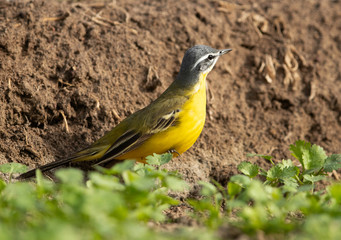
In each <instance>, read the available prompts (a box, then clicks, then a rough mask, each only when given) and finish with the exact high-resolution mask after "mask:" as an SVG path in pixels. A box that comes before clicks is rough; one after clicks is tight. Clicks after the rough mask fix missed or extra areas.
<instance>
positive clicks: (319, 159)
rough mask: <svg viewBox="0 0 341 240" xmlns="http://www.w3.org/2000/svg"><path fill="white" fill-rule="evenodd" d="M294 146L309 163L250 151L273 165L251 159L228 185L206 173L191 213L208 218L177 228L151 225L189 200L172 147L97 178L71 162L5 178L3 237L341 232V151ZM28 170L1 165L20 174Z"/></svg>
mask: <svg viewBox="0 0 341 240" xmlns="http://www.w3.org/2000/svg"><path fill="white" fill-rule="evenodd" d="M290 150H291V153H292V155H293V156H294V157H295V158H296V159H297V160H298V162H299V163H300V165H296V164H295V161H292V160H290V159H287V160H282V161H274V159H273V158H272V157H271V156H268V155H260V154H249V155H248V156H249V157H262V158H264V159H266V160H267V161H270V163H271V167H270V168H269V169H263V168H262V167H260V166H258V165H256V164H254V163H251V162H247V161H244V162H241V163H240V164H239V166H238V170H239V171H240V173H241V174H237V175H234V176H232V177H231V178H230V181H229V182H228V183H227V184H226V185H222V184H220V183H218V182H216V181H214V180H212V182H199V183H198V184H199V185H200V186H201V191H200V193H201V194H200V196H198V197H197V198H196V199H187V200H186V202H187V204H188V205H189V206H191V208H192V211H191V212H190V213H188V217H189V218H193V219H194V220H195V221H197V222H198V223H199V224H200V227H194V228H193V227H192V228H189V227H186V226H180V227H179V229H178V230H176V231H170V232H165V231H162V230H160V229H158V228H157V227H149V226H148V225H149V224H150V223H156V224H155V225H158V224H167V221H168V219H167V217H166V214H165V210H167V209H169V207H170V206H173V205H177V204H179V203H180V202H179V201H178V200H176V199H174V198H172V197H170V194H169V193H173V192H174V191H184V190H185V189H188V186H187V184H186V182H185V181H183V180H182V179H181V177H180V176H179V175H178V174H176V173H174V172H168V171H166V170H164V169H162V168H161V167H160V166H161V165H163V164H165V163H167V162H169V161H170V160H171V158H172V155H171V154H164V155H157V154H154V155H153V156H149V157H147V162H148V163H149V164H147V165H145V164H141V163H135V162H134V161H125V162H122V163H120V164H116V165H115V166H113V167H112V168H110V169H105V168H100V167H98V169H97V170H98V171H97V172H91V173H89V174H88V177H87V178H85V176H84V175H83V173H82V172H81V171H79V170H76V169H71V168H69V169H62V170H59V171H57V172H56V177H57V179H58V181H57V182H52V181H50V180H47V179H46V178H44V177H43V175H42V173H41V172H40V171H39V170H38V171H37V174H36V178H35V180H36V181H35V182H13V180H11V177H10V178H9V179H10V180H9V182H6V181H5V180H2V179H0V239H38V240H39V239H63V238H65V239H76V240H77V239H148V240H149V239H218V238H219V237H218V236H225V235H226V234H224V231H228V233H229V231H230V230H224V229H233V228H235V229H237V231H240V232H242V233H243V234H246V235H248V236H250V238H254V236H255V235H256V234H258V233H259V232H262V233H263V234H266V236H269V237H270V238H274V239H278V238H279V239H282V238H285V237H288V238H291V239H340V238H341V229H340V227H339V226H340V224H341V183H340V182H332V181H331V180H330V178H329V177H328V174H327V173H330V172H332V171H334V170H339V169H340V168H341V154H333V155H330V156H327V155H326V153H325V152H324V150H323V149H322V148H321V147H319V146H317V145H311V144H310V143H307V142H304V141H297V142H296V143H295V144H294V145H291V146H290ZM298 162H297V163H298ZM24 170H26V169H24V168H23V167H22V166H21V165H18V164H7V165H5V166H0V171H2V172H4V173H6V174H9V175H10V176H11V175H12V174H14V173H22V172H23V171H24ZM321 181H323V182H321ZM322 183H323V184H322ZM316 186H318V188H317V187H316ZM323 186H326V187H323ZM227 226H228V227H227ZM218 233H219V234H218Z"/></svg>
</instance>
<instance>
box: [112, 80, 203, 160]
mask: <svg viewBox="0 0 341 240" xmlns="http://www.w3.org/2000/svg"><path fill="white" fill-rule="evenodd" d="M206 75H207V74H202V75H201V76H200V80H199V82H198V83H197V85H196V86H194V88H193V90H192V91H190V92H188V93H187V96H188V97H189V99H188V100H187V101H186V103H185V104H184V105H183V107H182V108H181V111H180V114H179V119H178V121H177V124H176V125H175V126H172V127H170V128H168V129H167V130H166V131H164V132H160V133H157V134H155V135H153V136H152V137H151V138H149V139H148V140H147V141H146V142H145V143H144V144H142V145H141V146H139V147H138V148H137V149H135V150H133V151H130V152H128V153H125V154H124V155H122V156H120V157H118V158H117V159H136V160H137V161H144V158H145V157H146V156H148V155H151V154H153V153H158V154H162V153H165V152H167V151H168V150H170V149H174V150H176V151H177V152H178V153H180V154H181V153H183V152H185V151H186V150H187V149H189V148H190V147H191V146H192V145H193V144H194V143H195V141H196V140H197V139H198V137H199V135H200V133H201V131H202V129H203V127H204V124H205V118H206V81H205V80H206ZM173 155H174V156H177V154H176V153H175V154H173Z"/></svg>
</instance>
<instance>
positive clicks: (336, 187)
mask: <svg viewBox="0 0 341 240" xmlns="http://www.w3.org/2000/svg"><path fill="white" fill-rule="evenodd" d="M328 190H329V193H330V195H331V196H332V198H334V199H335V200H336V202H337V203H338V204H341V183H334V184H333V185H331V186H329V187H328Z"/></svg>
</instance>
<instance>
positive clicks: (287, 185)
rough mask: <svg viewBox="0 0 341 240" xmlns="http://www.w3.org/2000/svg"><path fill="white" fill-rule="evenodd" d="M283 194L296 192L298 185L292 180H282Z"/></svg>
mask: <svg viewBox="0 0 341 240" xmlns="http://www.w3.org/2000/svg"><path fill="white" fill-rule="evenodd" d="M283 184H284V185H283V187H282V188H283V192H284V193H286V192H297V188H298V186H299V185H298V183H297V181H296V180H295V179H294V178H285V179H284V180H283Z"/></svg>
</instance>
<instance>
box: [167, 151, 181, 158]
mask: <svg viewBox="0 0 341 240" xmlns="http://www.w3.org/2000/svg"><path fill="white" fill-rule="evenodd" d="M167 153H172V154H173V153H176V154H178V157H180V153H178V151H176V150H175V149H169V150H168V151H167Z"/></svg>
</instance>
